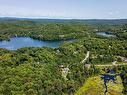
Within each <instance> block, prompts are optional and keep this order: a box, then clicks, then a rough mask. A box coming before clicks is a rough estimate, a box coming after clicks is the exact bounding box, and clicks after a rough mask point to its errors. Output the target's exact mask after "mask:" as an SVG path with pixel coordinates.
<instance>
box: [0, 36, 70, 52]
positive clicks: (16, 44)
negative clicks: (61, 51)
mask: <svg viewBox="0 0 127 95" xmlns="http://www.w3.org/2000/svg"><path fill="white" fill-rule="evenodd" d="M68 41H72V40H68ZM63 42H64V41H40V40H35V39H32V38H29V37H15V38H11V39H10V41H0V48H6V49H8V50H16V49H19V48H23V47H43V46H46V47H51V48H58V47H59V46H60V45H61V44H62V43H63Z"/></svg>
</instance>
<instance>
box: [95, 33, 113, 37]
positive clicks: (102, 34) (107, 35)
mask: <svg viewBox="0 0 127 95" xmlns="http://www.w3.org/2000/svg"><path fill="white" fill-rule="evenodd" d="M96 34H97V35H99V36H103V37H116V36H115V35H113V34H109V33H106V32H98V33H96Z"/></svg>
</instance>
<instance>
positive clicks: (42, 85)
mask: <svg viewBox="0 0 127 95" xmlns="http://www.w3.org/2000/svg"><path fill="white" fill-rule="evenodd" d="M104 22H105V21H104ZM124 22H125V21H124ZM98 32H106V33H107V34H112V35H115V37H105V36H101V35H97V33H98ZM13 37H31V38H34V39H38V40H67V39H75V41H74V42H64V43H63V44H62V45H60V47H59V48H48V47H25V48H21V49H18V50H7V49H4V48H0V94H1V95H74V94H75V93H76V92H77V91H78V89H80V87H82V86H83V84H84V83H85V84H87V83H86V82H87V81H89V80H88V79H91V78H93V77H96V76H97V78H101V77H99V76H101V74H102V73H107V71H109V70H110V69H113V70H114V71H115V73H117V74H120V78H121V79H122V85H123V87H124V89H123V91H122V92H121V93H123V94H125V95H126V94H127V93H126V92H127V74H126V73H127V68H126V64H127V24H111V25H109V24H107V23H105V24H84V23H82V22H66V23H64V22H63V23H61V22H60V23H58V22H52V23H51V22H47V23H42V22H41V23H40V22H38V21H30V20H16V21H15V20H10V21H8V20H7V21H0V40H1V41H5V40H10V38H13ZM18 44H19V43H18ZM112 64H113V66H111V67H108V66H107V67H106V65H112ZM117 64H118V65H121V64H125V65H123V66H122V65H121V66H117ZM102 65H105V67H102ZM98 80H100V79H98ZM85 87H87V86H85ZM92 88H93V87H92ZM88 92H90V91H88ZM103 94H104V93H103ZM103 94H102V95H103ZM86 95H93V93H92V94H90V93H89V94H86ZM95 95H96V94H95ZM100 95H101V94H100ZM110 95H111V94H110ZM113 95H116V94H113Z"/></svg>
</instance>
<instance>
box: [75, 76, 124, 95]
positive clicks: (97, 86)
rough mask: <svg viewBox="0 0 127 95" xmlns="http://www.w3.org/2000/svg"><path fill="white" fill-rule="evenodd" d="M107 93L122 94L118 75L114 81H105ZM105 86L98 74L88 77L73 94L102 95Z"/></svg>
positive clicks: (110, 94)
mask: <svg viewBox="0 0 127 95" xmlns="http://www.w3.org/2000/svg"><path fill="white" fill-rule="evenodd" d="M107 86H108V92H107V95H123V94H122V90H123V85H122V81H121V78H120V77H119V76H118V77H117V81H116V83H114V82H112V81H109V82H108V83H107ZM104 92H105V86H104V83H103V80H102V79H101V78H100V76H96V77H91V78H89V79H88V80H87V81H86V82H85V84H84V85H83V86H82V87H81V88H80V89H79V90H78V91H77V92H76V94H75V95H104Z"/></svg>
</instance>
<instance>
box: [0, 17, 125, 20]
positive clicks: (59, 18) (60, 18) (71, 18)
mask: <svg viewBox="0 0 127 95" xmlns="http://www.w3.org/2000/svg"><path fill="white" fill-rule="evenodd" d="M0 18H17V19H58V20H62V19H63V20H122V19H123V20H124V19H127V18H73V17H20V16H0Z"/></svg>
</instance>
